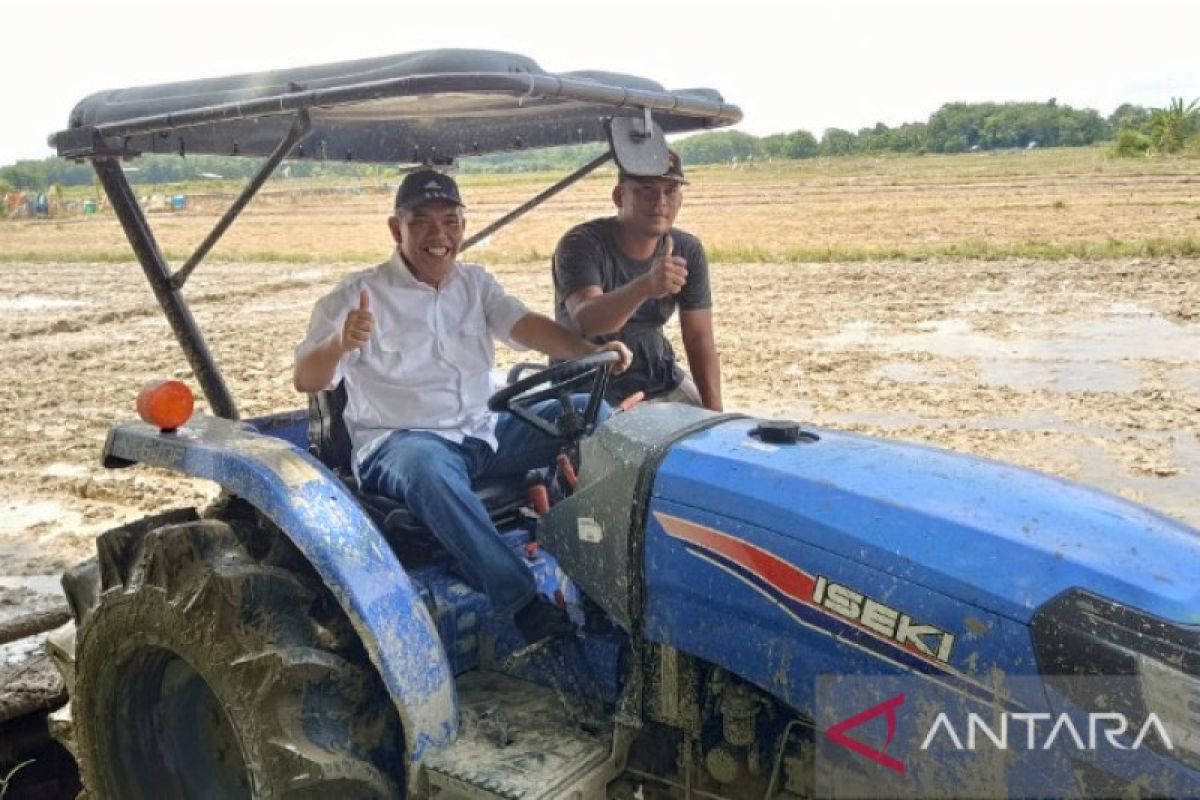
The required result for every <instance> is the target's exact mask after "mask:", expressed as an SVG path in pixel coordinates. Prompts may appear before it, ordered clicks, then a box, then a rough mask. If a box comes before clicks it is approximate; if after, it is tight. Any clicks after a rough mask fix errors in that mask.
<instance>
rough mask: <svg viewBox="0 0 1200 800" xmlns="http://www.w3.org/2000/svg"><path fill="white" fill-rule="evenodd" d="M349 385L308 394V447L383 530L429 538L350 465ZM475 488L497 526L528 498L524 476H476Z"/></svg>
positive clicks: (405, 537)
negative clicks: (362, 484)
mask: <svg viewBox="0 0 1200 800" xmlns="http://www.w3.org/2000/svg"><path fill="white" fill-rule="evenodd" d="M345 408H346V387H345V385H344V384H338V386H337V388H336V389H332V390H328V391H322V392H314V393H312V394H309V396H308V451H309V452H310V453H312V454H313V455H314V456H316V457H317V458H318V459H319V460H320V461H321V463H323V464H324V465H325V466H327V467H329V468H330V469H331V470H333V472H334V474H336V475H337V476H338V477H340V478H341V479H342V481H343V482H344V483H345V484H346V487H347V488H348V489H349V490H350V491H351V493H352V494H354V496H355V497H356V498H358V501H359V503H360V504H361V505H362V507H363V510H365V511H366V512H367V514H368V516H370V517H371V519H372V520H373V521H374V522H375V524H376V525H378V526H379V528H380V530H382V531H383V533H384V534H385V535H386V536H387V537H388V538H389V540H393V541H411V540H412V539H414V538H421V539H425V538H428V537H429V536H430V532H429V530H428V529H427V528H426V527H425V526H424V525H423V524H421V523H420V522H418V521H417V520H416V519H415V518H414V517H413V515H412V512H410V511H409V510H408V507H407V506H405V505H404V504H403V503H401V502H400V501H398V500H396V499H394V498H391V497H384V496H383V495H378V494H369V493H367V492H364V491H362V490H360V489H359V487H358V481H357V480H356V479H355V478H354V475H353V472H352V471H351V469H350V449H351V448H350V433H349V431H347V430H346V423H345V422H344V421H343V420H342V413H343V412H344V410H345ZM472 488H474V490H475V494H476V496H477V497H479V499H480V500H481V501H482V502H483V507H484V508H485V509H487V512H488V516H490V517H491V519H492V522H494V523H495V524H496V526H497V527H501V526H503V525H505V524H506V523H508V522H511V521H512V520H515V519H517V518H518V517H519V514H520V508H521V507H522V506H523V505H525V503H526V490H525V477H524V476H523V475H513V476H504V477H502V478H490V479H487V480H482V481H478V482H477V483H476V484H475V485H474V486H473V487H472Z"/></svg>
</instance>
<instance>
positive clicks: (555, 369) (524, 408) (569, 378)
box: [488, 350, 620, 442]
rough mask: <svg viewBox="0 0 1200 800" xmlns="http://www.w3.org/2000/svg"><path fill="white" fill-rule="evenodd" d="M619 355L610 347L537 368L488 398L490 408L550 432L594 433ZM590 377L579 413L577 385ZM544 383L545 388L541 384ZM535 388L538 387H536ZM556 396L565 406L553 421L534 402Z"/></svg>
mask: <svg viewBox="0 0 1200 800" xmlns="http://www.w3.org/2000/svg"><path fill="white" fill-rule="evenodd" d="M618 361H620V356H619V355H617V354H616V353H614V352H613V351H611V350H604V351H602V352H599V353H592V354H591V355H588V356H584V357H583V358H577V359H574V360H572V361H564V362H562V363H561V364H555V365H554V366H552V367H547V368H546V369H544V370H542V371H541V372H536V373H534V374H533V375H530V376H529V377H527V378H521V379H520V380H519V381H516V382H515V383H512V384H509V385H508V386H505V387H504V388H503V389H501V390H500V391H498V392H496V393H495V394H493V395H492V396H491V397H489V398H488V409H489V410H491V411H507V412H509V413H510V414H512V415H513V416H515V417H516V418H517V419H519V420H521V421H522V422H524V423H525V424H526V425H532V426H533V427H535V428H537V429H538V430H539V431H541V432H542V433H544V434H546V435H547V436H551V437H553V438H555V439H562V440H563V441H567V442H573V441H575V440H577V439H579V438H581V437H582V436H584V435H586V434H588V433H591V432H592V429H593V428H595V427H596V417H597V416H598V415H599V413H600V403H601V402H602V401H603V400H604V390H605V389H606V388H608V377H609V375H610V374H611V372H612V368H613V365H614V364H616V363H617V362H618ZM588 381H591V383H592V385H591V389H590V390H589V394H588V404H587V407H586V408H585V409H584V410H583V413H582V414H580V413H579V412H578V411H576V410H575V405H574V403H572V402H571V395H572V393H573V390H574V389H577V388H579V387H580V386H583V385H585V384H586V383H587V382H588ZM540 386H545V388H544V389H539V388H538V387H540ZM535 390H536V391H535ZM550 398H554V399H556V400H558V402H559V404H560V405H561V406H562V413H561V414H559V416H558V419H557V420H555V421H554V422H547V421H546V420H544V419H542V418H541V417H539V416H538V415H537V414H535V413H533V411H532V410H531V408H532V406H534V405H535V404H537V403H540V402H542V401H543V400H549V399H550Z"/></svg>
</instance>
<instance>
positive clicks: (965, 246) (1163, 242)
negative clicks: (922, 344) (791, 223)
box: [708, 237, 1200, 264]
mask: <svg viewBox="0 0 1200 800" xmlns="http://www.w3.org/2000/svg"><path fill="white" fill-rule="evenodd" d="M1197 256H1200V239H1198V238H1193V237H1187V238H1180V239H1144V240H1140V241H1122V240H1118V239H1110V240H1108V241H1104V242H1087V241H1084V242H1017V243H1000V244H997V243H992V242H985V241H982V240H968V241H965V242H951V243H947V244H941V245H933V246H930V245H917V246H913V247H903V246H888V247H843V246H831V247H819V248H812V247H799V248H795V247H785V248H777V249H776V248H771V249H768V248H762V247H758V246H750V247H714V248H712V249H711V250H709V252H708V258H709V261H711V262H713V263H718V264H720V263H743V264H744V263H752V264H766V263H772V264H777V263H785V264H786V263H797V264H823V263H830V262H859V261H930V260H933V259H955V260H965V261H1004V260H1009V259H1017V258H1028V259H1035V260H1039V261H1064V260H1066V259H1069V258H1078V259H1083V260H1103V259H1114V258H1168V257H1179V258H1194V257H1197Z"/></svg>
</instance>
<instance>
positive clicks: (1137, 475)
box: [0, 150, 1200, 576]
mask: <svg viewBox="0 0 1200 800" xmlns="http://www.w3.org/2000/svg"><path fill="white" fill-rule="evenodd" d="M1198 167H1200V162H1197V161H1195V160H1190V161H1189V160H1144V161H1143V160H1138V161H1132V162H1130V161H1122V162H1115V161H1110V160H1108V159H1106V158H1105V157H1104V156H1103V154H1102V153H1101V152H1100V151H1097V150H1079V151H1046V152H1041V153H1038V152H1034V153H1013V154H999V155H994V154H972V155H964V156H957V157H937V158H935V157H925V158H897V159H838V160H814V161H811V162H802V163H799V164H778V165H775V164H759V165H755V166H753V167H751V168H747V169H738V170H731V169H728V168H717V167H714V168H705V169H696V170H692V171H691V178H692V185H691V186H690V187H689V188H688V189H687V194H686V199H685V206H684V210H683V213H682V214H681V217H680V220H679V224H680V226H681V227H684V228H686V229H688V230H691V231H693V232H695V233H697V234H699V235H700V236H701V237H702V238H703V239H704V241H705V242H706V244H707V245H708V247H709V249H710V252H711V253H712V254H713V256H714V262H715V263H714V264H713V286H714V291H715V297H716V308H715V312H714V313H715V318H716V324H717V335H718V344H719V347H720V351H721V358H722V365H723V377H724V386H725V397H726V403H727V406H729V407H730V408H733V409H737V410H745V411H750V412H753V413H759V414H765V415H766V414H769V415H787V416H791V417H794V418H797V419H800V420H802V421H804V422H806V423H808V424H811V425H815V426H823V427H834V428H840V429H847V430H854V431H860V432H865V433H869V434H872V435H881V436H888V437H896V438H901V439H907V440H911V441H919V442H926V443H931V444H934V445H937V446H941V447H947V448H951V449H955V450H960V451H965V452H970V453H975V454H978V455H983V456H988V457H992V458H997V459H1001V460H1005V461H1011V462H1015V463H1018V464H1021V465H1024V466H1028V467H1032V468H1035V469H1040V470H1043V471H1046V472H1050V473H1053V474H1056V475H1060V476H1063V477H1067V478H1070V479H1074V480H1079V481H1082V482H1084V483H1089V484H1092V485H1095V486H1100V487H1102V488H1104V489H1107V490H1108V491H1111V492H1115V493H1118V494H1120V495H1123V496H1125V497H1128V498H1131V499H1134V500H1138V501H1140V502H1144V503H1146V504H1148V505H1150V506H1152V507H1154V508H1157V509H1159V510H1161V511H1163V512H1164V513H1167V514H1169V515H1173V516H1176V517H1179V518H1181V519H1184V520H1186V521H1188V522H1190V523H1191V524H1193V525H1196V526H1200V503H1198V502H1197V497H1198V496H1200V440H1198V439H1197V421H1198V420H1200V256H1197V255H1196V254H1197V252H1200V251H1197V249H1195V247H1194V246H1193V245H1192V244H1189V243H1191V242H1194V241H1196V240H1195V238H1194V237H1196V235H1197V232H1198V231H1200V193H1198V192H1197V189H1198V188H1200V169H1198ZM550 180H551V178H550V177H548V176H537V177H498V176H474V175H471V176H465V177H464V178H463V181H462V182H463V187H464V194H465V196H466V200H467V202H468V205H469V206H470V211H469V216H470V222H471V224H472V225H474V226H481V225H483V224H485V223H486V222H487V221H489V220H490V219H493V218H495V217H496V216H498V215H499V214H500V213H501V212H502V211H504V210H506V209H508V208H509V207H511V206H513V205H515V203H516V202H518V201H519V200H521V199H523V198H524V197H526V196H528V195H530V194H532V193H533V191H535V190H537V189H539V188H542V187H543V186H545V185H546V184H547V183H549V182H550ZM611 182H612V177H611V174H607V175H605V174H599V175H597V176H593V177H592V178H589V179H588V180H585V181H583V182H582V183H580V184H578V185H577V186H574V187H572V188H571V189H569V190H568V191H567V192H565V193H564V194H562V195H560V196H559V197H557V198H555V199H554V200H552V201H550V202H549V203H548V204H547V205H546V206H545V207H544V208H543V209H540V210H539V211H536V212H534V214H533V215H532V216H530V217H529V218H527V219H525V220H522V221H520V222H518V223H517V224H515V225H514V226H512V227H511V228H509V229H507V230H505V231H503V232H502V233H501V234H499V235H497V236H495V237H492V238H491V239H490V240H488V241H487V242H486V243H485V245H484V246H482V247H480V248H478V249H477V250H475V251H472V252H471V254H470V258H471V259H472V260H477V261H480V262H482V263H484V264H486V265H487V266H488V267H489V268H490V269H492V270H493V271H494V272H495V273H496V274H497V276H498V277H499V278H500V280H501V282H502V283H503V284H504V285H505V286H506V287H507V288H508V289H509V290H510V291H512V292H514V293H515V294H517V295H519V296H521V297H522V298H523V299H525V300H526V302H527V303H528V304H529V305H530V306H531V307H533V308H535V309H538V310H542V311H546V312H549V311H550V303H551V288H550V280H549V266H548V254H549V253H550V252H551V251H552V249H553V246H554V242H555V240H556V238H557V236H558V235H559V234H560V233H561V232H562V231H563V230H565V229H566V228H567V227H569V226H570V225H572V224H574V223H576V222H578V221H582V220H584V219H587V218H590V217H592V216H595V215H598V214H603V213H607V211H608V209H609V208H610V203H609V200H608V193H609V190H610V187H611ZM342 188H344V189H346V190H345V191H338V192H330V193H318V192H316V191H311V190H309V189H311V187H309V188H306V186H305V185H298V184H294V183H282V182H273V183H270V184H268V188H267V195H266V196H265V197H264V198H263V199H262V201H261V202H256V203H253V204H251V206H250V209H249V210H248V211H247V213H246V214H245V215H244V216H243V218H242V219H240V220H239V221H238V222H237V223H236V224H235V226H234V227H233V229H231V230H230V232H229V233H228V235H227V237H226V239H225V240H223V241H222V243H221V244H220V245H219V246H218V248H217V250H216V251H214V253H213V256H212V259H211V263H205V264H203V265H202V266H201V267H200V268H199V270H198V271H197V272H196V274H195V276H194V277H193V279H192V280H191V281H190V282H189V284H188V287H187V289H186V294H187V296H188V298H189V300H190V302H191V303H192V305H193V308H194V311H195V313H196V316H197V318H198V320H199V322H200V324H201V326H202V328H203V330H204V331H205V332H206V335H207V336H208V339H209V342H210V345H211V347H212V349H213V351H214V353H215V355H216V357H217V360H218V362H219V363H220V364H221V366H222V368H223V370H224V372H225V377H226V379H227V381H228V382H229V384H230V386H231V389H232V391H233V394H234V397H235V399H236V400H237V402H238V404H239V410H240V412H241V413H242V414H243V416H253V415H256V414H261V413H266V412H270V411H278V410H284V409H288V408H294V407H298V406H299V405H301V400H302V398H301V397H299V396H298V395H296V394H295V393H294V392H293V391H292V389H291V378H290V374H291V351H292V347H293V346H294V344H295V343H296V342H297V341H298V340H299V338H300V337H301V335H302V333H303V329H304V325H305V322H306V320H307V316H308V312H309V309H310V308H311V306H312V304H313V302H314V301H315V300H316V298H317V297H319V296H320V295H321V294H322V293H323V292H325V291H326V290H327V289H328V288H329V287H331V286H332V285H333V284H334V283H336V282H337V280H338V279H339V278H340V277H341V276H342V275H344V274H346V273H349V272H352V271H354V270H357V269H361V268H363V267H364V266H368V265H370V264H372V263H375V262H377V261H379V260H381V259H383V258H384V257H386V256H387V254H388V252H389V245H390V240H389V238H388V233H387V230H386V228H385V225H384V217H385V215H386V213H387V208H388V205H389V200H390V197H389V194H388V193H387V190H386V189H385V188H384V187H381V186H378V185H367V184H364V185H359V186H353V187H342ZM165 190H166V191H168V192H169V191H171V189H170V187H165ZM222 209H223V205H222V203H221V202H220V201H219V199H218V198H212V197H194V198H193V199H192V202H191V203H190V207H189V209H188V210H187V211H185V212H182V213H175V214H170V213H156V214H152V215H151V220H152V222H153V224H154V227H155V229H156V231H157V234H158V236H159V240H160V242H161V244H162V245H163V247H164V249H165V250H166V252H167V253H168V254H169V255H170V256H171V257H172V258H174V259H175V260H176V263H178V262H179V261H180V260H181V259H182V258H183V257H185V256H186V255H187V253H188V252H189V251H190V248H191V247H192V246H194V244H195V243H196V242H198V241H199V239H200V238H201V237H202V236H203V235H204V233H205V232H206V231H207V230H208V228H209V227H211V225H212V224H213V222H214V221H215V219H216V217H217V216H218V215H219V214H220V212H221V211H222ZM1056 248H1057V249H1056ZM1043 252H1045V253H1057V255H1058V256H1063V255H1064V254H1065V255H1066V257H1055V258H1038V257H1037V256H1038V255H1039V254H1040V253H1043ZM127 253H128V250H127V248H126V246H125V243H124V237H123V236H122V234H121V232H120V229H119V226H118V225H117V223H116V222H115V221H114V219H113V218H112V216H111V215H108V214H100V215H98V216H95V217H79V218H72V219H63V220H45V221H9V222H0V353H2V357H0V370H2V371H3V375H2V377H0V413H2V414H3V422H4V424H3V425H0V483H2V485H3V487H4V489H3V492H2V494H0V564H2V566H0V573H2V574H3V575H8V576H14V575H44V574H49V573H52V572H55V571H56V570H58V569H60V568H61V567H63V566H65V565H67V564H70V563H73V562H74V561H76V560H78V559H80V558H83V557H85V556H87V555H89V554H90V553H91V552H92V539H93V538H94V536H95V535H96V534H97V533H99V532H101V531H103V530H105V529H106V528H108V527H111V526H113V525H116V524H119V523H121V522H122V521H125V520H128V519H131V518H134V517H136V516H139V515H142V514H144V513H146V512H148V511H151V510H153V509H156V508H161V507H164V506H175V505H181V504H186V503H203V502H204V501H205V500H206V499H207V498H209V497H211V496H212V495H213V489H212V487H211V486H209V485H207V484H204V483H201V482H196V481H190V480H186V479H182V478H179V477H177V476H174V475H170V474H167V473H163V472H158V471H155V470H151V469H144V468H136V469H131V470H121V471H113V472H110V471H106V470H104V469H103V468H102V467H101V466H100V465H99V462H98V456H99V452H100V447H101V445H102V444H103V440H104V435H105V431H106V430H107V428H108V427H109V426H110V425H111V424H113V423H114V422H116V421H118V420H122V419H126V418H129V417H131V416H133V402H134V397H135V395H136V393H137V390H138V388H139V387H140V385H141V384H142V383H143V382H145V381H147V380H149V379H152V378H160V377H177V378H181V379H184V380H187V381H189V382H190V383H191V385H192V386H193V387H194V388H195V387H196V384H195V382H194V381H193V380H192V379H191V376H190V374H189V372H188V370H187V366H186V362H185V361H184V359H183V357H182V354H181V353H180V351H179V348H178V346H177V345H176V343H175V342H174V340H173V338H172V336H171V333H170V331H169V329H168V327H167V325H166V323H165V322H164V320H163V319H162V316H161V314H160V313H159V311H158V307H157V305H156V304H155V303H154V300H153V298H152V296H151V294H150V291H149V288H148V286H147V285H146V283H145V281H144V279H143V277H142V274H141V270H140V269H139V267H138V265H137V264H136V263H134V262H133V261H132V260H131V257H130V256H128V255H127ZM955 253H961V254H963V255H959V256H956V255H955ZM1071 253H1076V254H1078V255H1071ZM1089 254H1090V255H1089ZM1105 254H1107V255H1110V256H1115V257H1097V256H1102V255H1105ZM1081 255H1082V256H1085V257H1080V256H1081ZM885 256H892V257H890V258H888V257H885ZM966 256H971V257H966ZM981 256H983V257H981ZM501 359H502V361H503V362H504V363H509V362H512V361H514V360H515V359H516V356H515V354H513V353H511V352H507V351H503V352H502V353H501Z"/></svg>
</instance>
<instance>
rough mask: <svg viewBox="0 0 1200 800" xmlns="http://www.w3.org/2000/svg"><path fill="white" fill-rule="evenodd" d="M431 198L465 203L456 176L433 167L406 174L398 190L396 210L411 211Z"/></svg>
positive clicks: (457, 204) (458, 203)
mask: <svg viewBox="0 0 1200 800" xmlns="http://www.w3.org/2000/svg"><path fill="white" fill-rule="evenodd" d="M431 200H441V201H443V202H446V203H453V204H454V205H456V206H461V205H463V201H462V197H461V196H460V195H459V193H458V184H457V183H455V182H454V178H451V177H450V176H449V175H445V174H443V173H441V172H437V171H435V170H432V169H422V170H418V171H416V172H410V173H408V174H407V175H405V176H404V180H403V181H402V182H401V183H400V188H399V190H397V192H396V210H397V211H411V210H412V209H414V208H416V207H417V206H419V205H421V204H422V203H428V202H429V201H431Z"/></svg>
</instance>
